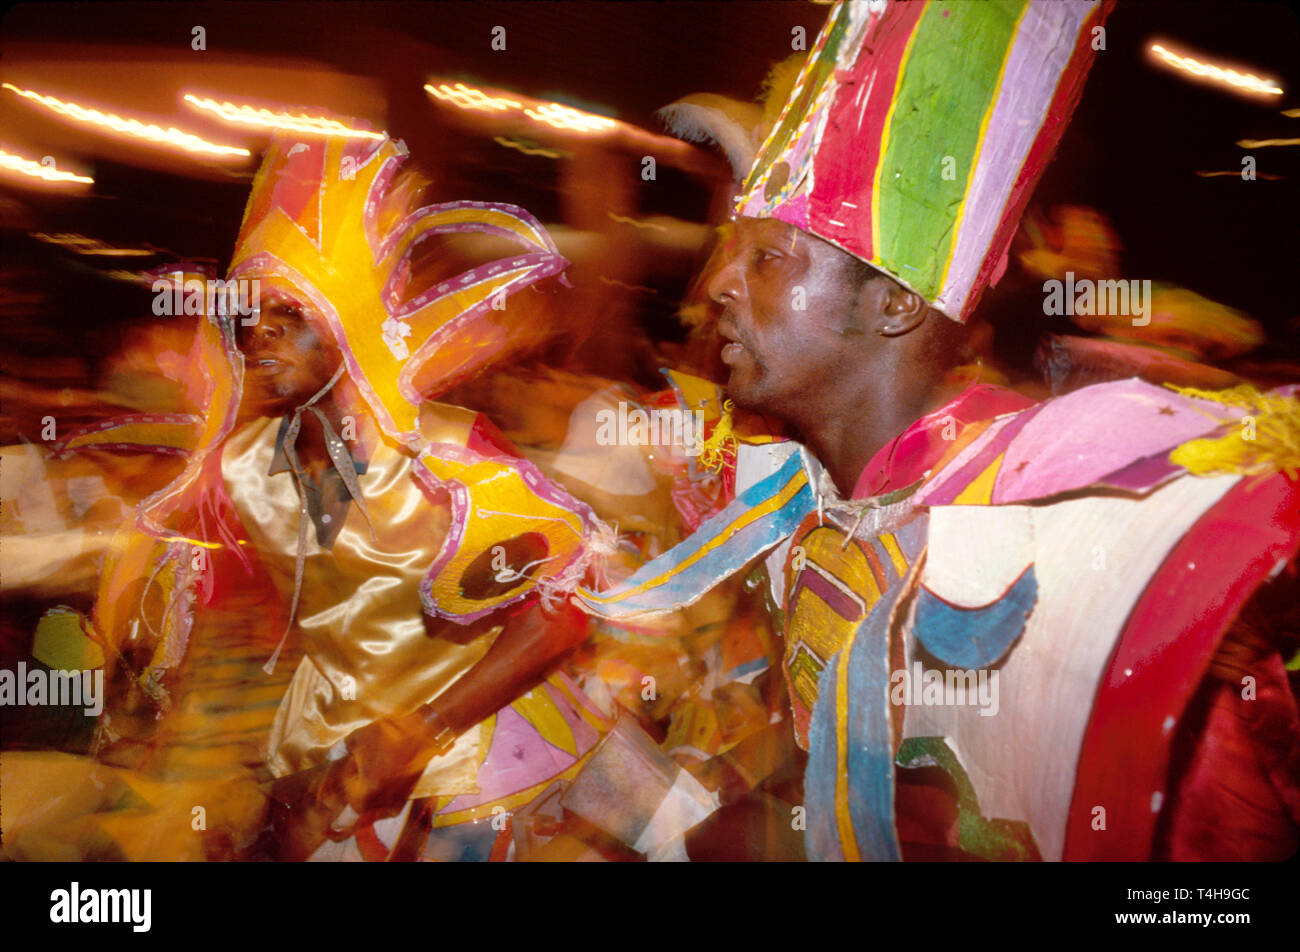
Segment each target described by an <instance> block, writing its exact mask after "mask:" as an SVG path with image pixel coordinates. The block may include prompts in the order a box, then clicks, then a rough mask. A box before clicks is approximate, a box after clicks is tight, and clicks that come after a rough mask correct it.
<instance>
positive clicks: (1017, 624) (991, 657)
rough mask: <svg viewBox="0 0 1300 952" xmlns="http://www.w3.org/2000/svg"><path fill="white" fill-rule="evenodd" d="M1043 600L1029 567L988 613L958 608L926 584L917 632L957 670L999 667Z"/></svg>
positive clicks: (920, 600)
mask: <svg viewBox="0 0 1300 952" xmlns="http://www.w3.org/2000/svg"><path fill="white" fill-rule="evenodd" d="M1037 601H1038V579H1037V577H1036V576H1035V575H1034V567H1033V566H1032V565H1030V566H1029V567H1028V568H1026V569H1025V570H1024V572H1022V573H1021V574H1020V578H1018V579H1017V580H1016V582H1015V584H1014V585H1012V586H1011V588H1010V589H1009V590H1008V591H1007V593H1006V594H1005V595H1003V596H1002V597H1001V598H999V599H998V600H997V601H996V602H993V603H992V604H990V605H985V606H984V607H983V608H958V607H957V606H956V605H950V604H949V603H948V602H945V601H944V600H943V599H942V598H940V597H939V596H938V595H935V594H934V593H933V592H931V591H930V590H929V589H928V588H926V587H925V586H924V585H922V586H921V587H920V590H919V592H918V594H917V598H916V623H915V625H914V627H913V631H914V632H915V634H916V637H917V639H918V640H919V641H920V642H921V645H922V646H923V647H924V648H925V650H926V651H928V652H930V654H932V655H933V656H934V657H935V658H937V659H938V660H939V661H942V662H943V663H944V664H949V665H953V666H954V667H958V668H968V669H969V668H987V667H988V666H989V665H991V664H996V663H997V662H998V661H1000V660H1001V659H1002V658H1003V656H1005V655H1006V653H1007V651H1009V650H1010V648H1011V646H1012V644H1014V643H1015V641H1016V639H1017V638H1019V637H1020V634H1021V632H1023V631H1024V630H1025V622H1026V621H1027V620H1028V618H1029V613H1030V612H1032V611H1033V610H1034V604H1035V603H1036V602H1037Z"/></svg>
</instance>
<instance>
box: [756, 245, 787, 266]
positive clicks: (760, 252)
mask: <svg viewBox="0 0 1300 952" xmlns="http://www.w3.org/2000/svg"><path fill="white" fill-rule="evenodd" d="M754 257H755V258H756V259H757V260H758V262H759V263H760V264H762V263H763V262H764V261H775V260H777V259H778V258H781V257H783V256H782V254H781V252H779V251H776V250H774V249H772V248H756V249H754Z"/></svg>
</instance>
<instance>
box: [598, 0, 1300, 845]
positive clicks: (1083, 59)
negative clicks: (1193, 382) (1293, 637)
mask: <svg viewBox="0 0 1300 952" xmlns="http://www.w3.org/2000/svg"><path fill="white" fill-rule="evenodd" d="M1107 6H1108V5H1106V4H1096V3H1087V2H1079V3H1076V2H1060V3H1046V2H1041V3H1040V2H1034V0H1031V2H1006V3H1002V2H993V3H980V4H970V3H940V2H930V3H888V4H875V3H872V4H867V3H841V4H839V5H838V6H836V8H835V9H834V10H833V11H832V12H831V14H830V16H829V17H828V20H827V23H826V26H825V28H824V30H823V32H822V34H821V35H820V37H819V39H818V41H817V44H816V46H815V47H814V49H813V51H812V53H811V54H810V56H809V59H808V62H807V64H806V65H805V67H804V70H803V73H802V74H801V76H800V78H799V80H798V81H797V82H796V84H795V88H794V91H793V93H792V95H791V98H790V100H789V102H788V104H787V107H786V111H785V112H784V113H783V115H782V118H781V119H780V120H779V121H778V123H777V125H776V127H775V128H774V130H773V131H772V133H771V134H770V135H769V137H768V139H767V141H766V142H765V144H764V146H763V148H762V150H761V151H760V154H759V156H758V158H757V161H756V162H755V164H754V167H753V169H752V171H751V173H750V176H749V178H748V180H747V181H746V183H745V187H744V189H743V194H742V197H741V199H740V200H739V202H738V204H737V210H738V212H739V213H740V214H742V215H747V216H756V217H775V218H779V219H781V220H783V221H786V222H788V223H789V224H792V225H794V226H796V227H799V228H801V229H803V230H805V231H808V232H810V233H812V234H814V235H817V236H818V237H820V238H823V239H825V240H827V241H830V242H832V243H834V244H836V245H837V246H839V247H840V248H842V249H843V250H845V251H847V252H849V253H851V254H854V255H856V256H857V257H859V258H861V259H862V260H864V261H867V262H869V263H870V264H872V265H873V266H875V267H877V268H879V269H880V270H883V271H885V272H887V273H888V274H889V275H890V276H891V277H893V278H895V279H897V280H898V281H899V282H900V283H902V284H904V285H906V286H907V287H909V288H911V289H913V290H915V291H917V292H918V293H920V294H921V295H922V296H923V297H924V298H925V299H926V300H927V301H928V302H930V303H931V304H932V305H933V306H934V307H935V308H936V309H938V310H939V311H941V312H942V313H944V314H945V315H947V316H949V317H951V318H953V319H955V320H965V319H966V317H967V316H968V315H969V314H970V313H971V310H972V309H973V308H974V306H975V303H976V301H977V300H978V297H979V294H980V292H981V291H982V290H983V288H984V287H986V286H987V284H988V283H989V281H990V279H992V278H995V276H996V275H997V274H998V273H999V272H1000V271H1001V269H1002V268H1003V267H1004V266H1005V255H1006V250H1007V247H1008V244H1009V242H1010V240H1011V237H1012V234H1013V232H1014V230H1015V227H1016V223H1017V221H1018V218H1019V215H1020V212H1021V211H1022V210H1023V206H1024V203H1025V201H1026V200H1027V198H1028V196H1029V192H1030V190H1031V188H1032V186H1033V184H1034V182H1035V181H1036V180H1037V177H1038V175H1039V174H1040V173H1041V171H1042V169H1043V167H1044V165H1045V163H1046V162H1047V160H1048V159H1049V158H1050V155H1051V152H1052V149H1053V148H1054V146H1055V144H1056V141H1057V140H1058V139H1059V136H1060V134H1061V131H1062V129H1063V127H1064V125H1065V123H1066V122H1067V121H1068V118H1069V115H1070V113H1071V111H1072V109H1073V105H1074V103H1075V101H1077V98H1078V96H1079V93H1080V91H1081V87H1082V82H1083V78H1084V75H1085V73H1086V69H1087V67H1088V65H1089V64H1090V61H1091V58H1092V55H1093V52H1092V49H1093V47H1092V38H1093V35H1094V33H1093V30H1094V28H1095V27H1097V26H1099V25H1100V23H1101V20H1102V18H1103V16H1104V14H1105V12H1106V9H1105V8H1106V7H1107ZM954 160H955V161H954ZM946 162H953V163H954V164H953V170H954V171H955V175H943V174H942V172H943V169H944V166H945V163H946ZM699 386H700V387H701V388H703V385H702V384H701V385H699ZM1266 420H1267V425H1266V426H1265V427H1264V429H1267V430H1268V432H1269V434H1270V435H1269V436H1268V437H1266V438H1259V434H1260V433H1261V432H1263V430H1261V429H1258V425H1259V424H1262V423H1263V422H1264V421H1266ZM1243 421H1254V428H1252V429H1251V430H1250V431H1249V437H1248V438H1243V433H1244V432H1245V430H1244V429H1243ZM1298 440H1300V401H1297V399H1296V397H1295V395H1294V390H1293V389H1292V390H1291V391H1288V390H1283V391H1276V392H1273V393H1270V394H1260V393H1258V392H1256V391H1253V390H1251V389H1250V388H1244V389H1240V390H1236V391H1229V392H1226V393H1223V394H1209V393H1204V392H1199V391H1188V392H1173V391H1171V390H1169V389H1163V388H1160V387H1156V386H1152V385H1150V384H1147V383H1143V382H1142V381H1138V380H1120V381H1114V382H1111V383H1105V384H1100V385H1097V386H1093V387H1088V388H1085V389H1083V390H1079V391H1076V392H1074V393H1071V394H1068V395H1066V396H1062V397H1058V398H1055V399H1052V400H1048V401H1046V402H1043V403H1041V404H1037V405H1031V403H1030V401H1028V400H1026V399H1025V398H1022V397H1019V396H1018V395H1016V394H1013V393H1010V392H1009V391H1005V390H999V389H997V388H991V387H981V386H977V387H974V388H972V389H970V390H968V391H966V392H965V393H964V394H962V395H961V396H960V397H958V398H957V399H956V400H955V401H953V402H952V403H950V404H948V405H947V406H944V407H941V408H939V409H937V410H935V411H933V412H932V413H930V414H928V415H927V416H925V417H923V418H922V419H920V420H918V421H916V422H915V423H914V424H912V425H911V426H910V427H909V428H908V429H907V430H905V431H904V432H903V433H901V434H900V435H899V436H898V437H897V438H896V439H895V440H894V441H893V442H891V443H890V444H888V445H886V446H885V447H884V448H883V449H882V450H881V451H880V453H879V454H878V455H877V457H876V458H875V459H873V460H872V461H871V463H870V464H869V465H868V466H867V468H866V469H865V470H864V472H863V473H862V475H861V477H860V479H859V481H858V484H857V486H856V487H855V491H854V493H853V498H852V499H851V500H842V499H840V498H839V497H838V496H837V494H836V493H835V490H834V487H833V485H832V484H831V483H830V481H829V480H828V479H827V478H826V476H825V474H824V472H823V471H822V468H821V466H820V464H819V463H818V462H817V461H816V460H815V459H813V458H812V456H811V455H810V454H809V452H808V451H807V450H806V449H804V448H802V447H800V446H799V445H797V444H794V443H790V442H776V443H767V444H765V445H755V444H750V443H747V442H746V441H745V440H743V439H742V440H740V441H739V444H738V446H737V448H736V455H735V458H734V466H735V480H736V481H735V486H736V496H735V499H734V501H732V502H731V503H730V504H729V505H728V506H727V507H726V508H725V509H724V510H723V511H722V512H721V513H719V514H718V515H717V516H715V517H714V518H711V519H709V520H707V521H706V522H705V523H704V524H703V525H702V526H701V527H700V528H699V530H698V531H697V532H696V533H695V534H694V535H692V536H691V537H690V538H689V539H687V540H686V541H684V542H683V543H681V544H680V545H678V546H677V547H676V548H674V549H673V550H671V551H670V552H668V553H666V554H665V555H664V556H662V557H660V558H659V559H656V560H655V561H653V562H651V563H649V564H647V565H645V566H643V567H642V568H641V569H640V570H639V571H638V572H637V573H636V574H634V575H633V576H632V577H631V578H629V579H627V580H626V581H625V582H624V583H622V584H621V585H619V586H617V587H615V588H613V589H609V590H605V591H602V592H599V593H597V592H588V593H584V594H583V596H582V597H583V599H584V602H585V603H586V604H587V606H588V608H589V610H590V611H592V612H594V613H597V614H601V615H606V616H612V617H628V616H636V615H637V614H639V613H643V612H654V611H661V610H666V609H670V608H673V607H675V606H679V605H682V604H689V603H690V602H691V601H692V600H693V599H694V598H696V597H698V595H699V593H700V592H703V591H706V590H707V589H708V588H709V587H710V586H711V585H713V584H716V582H717V581H719V580H721V579H724V578H727V577H728V576H729V575H731V574H732V573H734V572H737V571H739V570H740V569H742V568H743V567H745V566H746V565H748V564H751V563H752V561H753V560H754V559H755V558H756V557H759V556H761V555H765V556H766V561H767V567H768V572H769V577H770V582H771V587H772V595H773V599H774V601H775V603H776V604H777V605H779V606H780V607H781V610H782V614H783V615H784V619H785V625H784V637H785V648H784V663H785V669H786V675H787V680H788V687H789V691H790V696H791V707H792V711H793V714H794V721H795V725H794V726H795V730H796V735H797V738H798V740H799V742H800V744H801V746H803V747H805V749H807V750H808V751H809V762H808V767H807V772H806V775H805V789H804V793H805V805H806V808H807V823H808V827H807V834H806V845H807V851H808V855H809V857H810V858H815V859H864V860H865V859H871V860H893V859H900V858H905V857H918V858H920V857H925V858H945V857H954V858H955V857H958V856H977V857H982V858H989V859H1047V860H1059V859H1147V858H1153V857H1155V858H1178V859H1192V858H1214V859H1227V858H1243V859H1245V858H1253V859H1270V858H1279V857H1282V856H1287V855H1290V853H1291V852H1293V851H1294V849H1295V846H1296V844H1297V829H1298V828H1300V722H1298V721H1297V716H1296V704H1295V699H1294V696H1293V694H1292V691H1291V689H1290V686H1289V684H1288V682H1287V677H1286V671H1285V670H1284V668H1283V661H1282V657H1281V655H1280V654H1279V651H1278V646H1277V644H1276V643H1274V642H1270V641H1269V639H1268V638H1267V637H1264V638H1254V639H1253V640H1252V639H1251V638H1249V637H1247V636H1245V635H1242V634H1241V627H1242V626H1241V625H1240V624H1238V626H1237V628H1235V629H1233V630H1232V631H1231V632H1230V628H1232V626H1233V624H1234V619H1237V617H1238V615H1239V613H1240V612H1241V611H1242V609H1243V607H1244V606H1246V605H1247V602H1248V601H1249V600H1250V598H1251V596H1252V595H1253V594H1254V593H1255V592H1256V591H1257V589H1259V588H1260V587H1261V586H1262V585H1264V584H1265V583H1267V582H1269V580H1271V579H1277V582H1276V583H1275V584H1287V581H1288V580H1289V582H1290V584H1292V585H1293V586H1294V579H1295V568H1294V557H1295V554H1296V551H1297V548H1300V485H1298V484H1297V482H1296V477H1297V470H1300V458H1297V455H1296V451H1295V447H1296V445H1297V442H1298ZM1279 576H1285V577H1286V578H1284V579H1279V578H1278V577H1279ZM1248 644H1249V645H1250V648H1248V649H1246V648H1243V647H1242V646H1243V645H1248ZM1230 657H1235V658H1236V659H1237V665H1236V666H1235V667H1234V665H1233V664H1232V663H1229V662H1227V661H1225V658H1230ZM1243 659H1244V660H1243ZM922 767H930V768H939V769H940V770H941V771H942V772H943V773H945V774H946V775H947V776H948V778H949V780H948V782H947V783H946V784H944V785H942V786H944V787H945V789H943V790H939V789H937V788H935V787H934V786H933V785H932V784H927V783H918V782H916V781H914V780H913V779H912V777H913V776H914V769H915V768H922ZM931 773H932V772H931Z"/></svg>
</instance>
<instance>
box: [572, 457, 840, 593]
mask: <svg viewBox="0 0 1300 952" xmlns="http://www.w3.org/2000/svg"><path fill="white" fill-rule="evenodd" d="M802 468H803V458H802V454H801V453H793V454H791V456H790V458H789V459H788V460H786V462H785V464H784V465H783V466H782V467H781V468H780V469H779V470H777V471H776V472H775V473H772V474H771V475H770V476H768V477H767V478H765V479H763V480H760V481H759V482H757V483H755V484H754V485H753V486H751V487H749V489H747V490H745V491H744V492H743V493H741V494H740V495H739V496H737V497H736V498H735V499H734V500H733V501H732V502H731V504H730V505H728V506H727V507H726V508H725V509H723V510H722V512H720V513H718V514H717V515H716V516H713V517H712V518H710V519H708V520H706V521H705V522H704V524H703V525H701V526H700V528H699V529H697V530H696V531H695V532H693V533H691V535H689V536H687V537H686V538H685V539H683V540H682V541H681V542H679V543H678V544H677V545H675V546H673V547H672V548H671V549H669V550H668V551H667V552H665V553H664V554H663V555H661V556H659V557H658V558H657V559H654V560H652V561H650V562H647V563H646V564H645V565H643V566H641V568H639V569H637V571H636V572H635V573H633V574H632V575H631V576H630V577H629V578H627V579H626V580H625V581H623V582H622V583H621V584H619V585H616V586H614V587H613V588H612V589H610V590H608V591H606V592H600V593H595V592H592V591H591V590H589V589H578V592H577V595H578V597H579V598H580V599H581V600H582V602H583V604H584V605H585V606H586V608H587V610H588V611H589V612H591V613H592V614H594V615H600V616H603V617H606V618H621V617H624V616H627V615H634V614H639V613H641V612H663V611H672V610H674V609H678V608H683V607H685V606H686V605H689V604H691V603H692V602H694V601H695V600H696V599H698V598H700V597H701V596H702V595H704V594H705V593H706V592H708V591H709V590H710V589H712V588H713V587H714V586H716V585H717V584H718V583H719V582H721V581H722V580H723V579H725V578H727V577H728V576H730V575H733V574H734V573H736V572H738V571H740V570H741V569H743V568H744V567H745V566H746V565H748V564H749V563H750V562H751V561H752V560H753V559H754V558H756V557H757V556H759V555H762V554H763V553H764V552H766V551H768V550H769V549H771V548H772V547H773V546H776V545H778V544H779V543H780V542H782V541H783V540H784V539H786V538H787V537H788V536H790V535H791V534H792V533H793V532H794V531H795V529H797V528H798V527H799V523H800V522H802V521H803V518H804V516H806V515H807V514H808V513H810V512H812V511H813V510H814V509H815V508H816V505H817V504H816V501H815V499H814V497H813V492H812V486H811V485H809V484H805V485H804V486H803V487H802V488H801V489H800V490H799V491H798V492H797V493H795V495H794V496H792V497H791V498H790V499H789V500H787V501H786V503H785V505H784V506H782V507H781V508H779V509H777V510H775V511H773V512H770V513H768V514H767V515H765V516H763V517H762V518H760V519H757V520H755V521H754V522H752V523H750V524H749V525H747V526H745V527H744V528H743V529H741V530H739V531H738V532H734V534H733V535H731V536H730V537H729V538H728V539H727V540H726V541H725V542H723V543H722V545H720V546H718V547H717V548H716V549H714V550H713V551H712V552H710V553H709V554H708V555H706V556H704V558H702V559H700V560H699V561H698V562H696V563H695V564H694V565H692V566H690V567H689V568H687V569H685V570H683V571H681V572H678V573H677V574H674V575H669V576H668V578H666V579H665V580H664V581H663V582H661V583H660V584H659V585H657V586H655V587H654V588H651V589H648V590H647V591H645V592H642V593H641V594H640V595H637V596H635V597H634V598H629V599H626V600H625V601H620V602H617V603H615V604H605V603H602V602H598V601H594V600H593V599H592V597H591V596H594V595H597V594H599V595H600V597H601V598H612V597H615V596H617V595H618V594H620V593H622V592H626V591H629V590H631V589H635V588H637V587H638V586H640V585H642V584H644V583H645V581H646V580H648V579H653V578H656V577H658V576H660V575H664V574H666V573H669V572H671V571H673V570H674V569H675V568H676V567H677V566H679V565H681V564H682V563H683V562H685V561H686V560H687V559H689V558H691V557H692V556H693V555H694V554H695V553H696V552H699V551H700V550H701V549H702V548H703V547H704V546H705V545H707V544H708V543H709V542H712V541H713V540H714V539H715V538H717V537H718V536H720V535H721V534H722V533H723V532H726V531H727V529H728V526H730V525H731V524H732V523H733V522H735V521H736V520H737V519H739V518H740V517H741V516H743V515H744V514H745V513H747V512H749V511H750V510H751V509H754V508H755V507H757V506H760V505H762V504H763V503H765V502H766V501H767V500H769V499H771V498H772V497H773V496H776V495H778V494H779V493H780V492H781V490H783V489H784V488H785V487H786V486H787V485H788V484H789V482H790V480H792V479H794V478H795V477H796V476H797V475H798V474H799V472H800V470H801V469H802Z"/></svg>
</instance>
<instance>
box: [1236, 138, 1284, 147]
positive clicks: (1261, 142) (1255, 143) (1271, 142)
mask: <svg viewBox="0 0 1300 952" xmlns="http://www.w3.org/2000/svg"><path fill="white" fill-rule="evenodd" d="M1237 145H1239V146H1241V147H1242V148H1243V149H1267V148H1268V147H1270V146H1275V145H1300V139H1238V140H1237Z"/></svg>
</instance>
